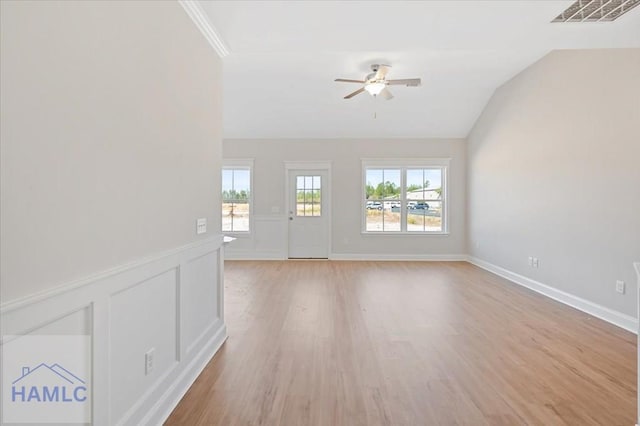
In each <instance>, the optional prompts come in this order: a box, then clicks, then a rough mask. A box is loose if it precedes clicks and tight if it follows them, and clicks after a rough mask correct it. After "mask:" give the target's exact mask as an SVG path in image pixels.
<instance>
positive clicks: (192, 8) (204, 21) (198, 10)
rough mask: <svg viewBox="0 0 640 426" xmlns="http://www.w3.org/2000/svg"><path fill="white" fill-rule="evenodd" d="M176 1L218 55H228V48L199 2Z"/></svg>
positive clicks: (190, 0) (192, 0) (222, 56)
mask: <svg viewBox="0 0 640 426" xmlns="http://www.w3.org/2000/svg"><path fill="white" fill-rule="evenodd" d="M178 3H180V5H181V6H182V8H183V9H184V10H185V12H187V15H189V18H191V20H192V21H193V23H194V24H196V27H198V29H199V30H200V32H202V35H203V36H204V38H206V39H207V41H208V42H209V44H210V45H211V47H213V50H215V51H216V53H217V54H218V56H220V57H221V58H224V57H225V56H228V55H229V49H228V48H227V46H226V45H225V43H224V42H223V41H222V38H221V37H220V35H219V34H218V33H217V32H216V29H215V28H214V26H213V25H212V24H211V21H209V18H207V14H206V13H205V12H204V10H202V6H200V2H199V1H198V0H178Z"/></svg>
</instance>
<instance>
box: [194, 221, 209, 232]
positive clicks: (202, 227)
mask: <svg viewBox="0 0 640 426" xmlns="http://www.w3.org/2000/svg"><path fill="white" fill-rule="evenodd" d="M206 233H207V218H206V217H201V218H200V219H198V220H196V234H198V235H200V234H206Z"/></svg>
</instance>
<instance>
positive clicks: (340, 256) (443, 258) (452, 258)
mask: <svg viewBox="0 0 640 426" xmlns="http://www.w3.org/2000/svg"><path fill="white" fill-rule="evenodd" d="M329 259H330V260H377V261H418V260H422V261H432V262H458V261H466V260H467V256H466V255H464V254H368V253H367V254H365V253H331V254H330V255H329Z"/></svg>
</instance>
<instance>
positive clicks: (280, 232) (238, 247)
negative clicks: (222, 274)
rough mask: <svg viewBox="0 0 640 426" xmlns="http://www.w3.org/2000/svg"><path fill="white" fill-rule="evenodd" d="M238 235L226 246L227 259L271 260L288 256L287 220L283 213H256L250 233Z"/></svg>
mask: <svg viewBox="0 0 640 426" xmlns="http://www.w3.org/2000/svg"><path fill="white" fill-rule="evenodd" d="M233 236H234V237H237V240H235V241H234V242H233V243H231V244H230V245H229V246H228V247H226V248H225V257H226V258H227V259H253V260H262V259H264V260H270V259H286V258H287V245H286V236H287V220H286V216H282V215H255V216H254V217H253V230H252V231H251V233H250V234H249V235H242V234H238V235H233Z"/></svg>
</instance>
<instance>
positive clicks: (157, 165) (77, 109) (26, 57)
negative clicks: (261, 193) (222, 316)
mask: <svg viewBox="0 0 640 426" xmlns="http://www.w3.org/2000/svg"><path fill="white" fill-rule="evenodd" d="M1 31H2V33H1V39H2V46H1V49H2V65H1V66H2V69H1V79H2V80H1V84H2V96H1V102H2V104H1V108H2V123H1V134H0V137H1V141H2V145H1V152H0V154H1V157H2V160H1V176H0V178H1V192H2V198H1V208H2V211H1V222H0V223H1V232H2V245H1V247H0V248H1V257H0V262H1V267H0V280H1V282H2V286H1V288H0V298H1V299H2V301H3V302H8V301H11V300H14V299H16V298H20V297H24V296H27V295H30V294H33V293H35V292H39V291H43V290H46V289H49V288H51V287H55V286H58V285H61V284H63V283H65V282H67V281H69V280H72V279H75V278H80V277H83V276H85V275H88V274H91V273H93V272H96V271H99V270H103V269H106V268H109V267H111V266H113V265H118V264H121V263H123V262H127V261H130V260H133V259H136V258H139V257H142V256H146V255H148V254H149V253H153V252H159V251H162V250H166V249H169V248H172V247H177V246H180V245H184V244H187V243H189V242H192V241H194V240H195V239H196V238H198V237H196V235H195V232H194V229H195V220H196V218H198V217H207V218H208V220H209V221H210V223H212V224H214V226H213V229H219V228H218V226H217V224H218V223H219V222H220V212H219V210H220V209H219V208H218V205H219V198H218V196H219V194H218V188H219V185H220V173H218V170H219V166H220V156H221V142H220V139H221V120H220V117H221V108H222V105H221V97H220V95H219V93H221V74H222V73H221V61H220V59H219V58H218V57H217V56H216V54H215V52H214V51H213V50H212V49H211V48H210V46H209V45H208V44H207V42H206V41H205V39H204V38H203V37H202V35H201V34H200V33H199V32H198V29H197V28H196V27H195V25H194V24H193V23H192V22H191V21H190V19H189V18H188V16H187V15H186V14H185V12H184V10H182V8H181V7H180V5H179V4H177V3H176V2H163V1H160V2H154V3H150V2H148V1H144V2H115V3H96V2H51V1H47V2H4V1H3V2H2V29H1Z"/></svg>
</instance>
